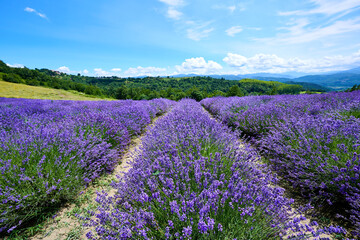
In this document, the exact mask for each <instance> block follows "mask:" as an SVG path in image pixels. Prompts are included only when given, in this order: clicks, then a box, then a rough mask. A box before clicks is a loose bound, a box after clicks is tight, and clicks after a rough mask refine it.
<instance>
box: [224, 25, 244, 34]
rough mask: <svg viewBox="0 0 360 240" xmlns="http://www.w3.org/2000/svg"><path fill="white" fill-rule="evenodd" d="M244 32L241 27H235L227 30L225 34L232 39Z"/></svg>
mask: <svg viewBox="0 0 360 240" xmlns="http://www.w3.org/2000/svg"><path fill="white" fill-rule="evenodd" d="M242 30H243V29H242V27H241V26H233V27H231V28H229V29H227V30H226V31H225V32H226V34H227V35H229V36H230V37H234V36H235V35H236V34H237V33H239V32H242Z"/></svg>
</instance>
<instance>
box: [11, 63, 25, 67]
mask: <svg viewBox="0 0 360 240" xmlns="http://www.w3.org/2000/svg"><path fill="white" fill-rule="evenodd" d="M6 65H7V66H9V67H12V68H24V67H25V66H24V65H23V64H19V63H15V64H9V63H7V64H6Z"/></svg>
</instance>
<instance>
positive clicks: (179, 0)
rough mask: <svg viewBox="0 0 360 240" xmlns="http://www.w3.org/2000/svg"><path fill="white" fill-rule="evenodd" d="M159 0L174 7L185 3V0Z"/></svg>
mask: <svg viewBox="0 0 360 240" xmlns="http://www.w3.org/2000/svg"><path fill="white" fill-rule="evenodd" d="M159 1H160V2H162V3H165V4H167V5H169V6H173V7H176V6H181V5H183V4H184V1H183V0H159Z"/></svg>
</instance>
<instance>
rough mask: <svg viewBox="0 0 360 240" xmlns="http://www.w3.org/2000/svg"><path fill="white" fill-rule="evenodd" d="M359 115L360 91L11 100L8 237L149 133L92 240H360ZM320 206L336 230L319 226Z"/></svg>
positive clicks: (4, 108) (6, 115)
mask: <svg viewBox="0 0 360 240" xmlns="http://www.w3.org/2000/svg"><path fill="white" fill-rule="evenodd" d="M359 106H360V92H359V91H354V92H350V93H331V94H320V95H308V94H303V95H275V96H248V97H230V98H225V97H215V98H207V99H204V100H202V101H201V102H200V103H199V102H196V101H195V100H191V99H183V100H181V101H179V102H174V101H171V100H166V99H154V100H149V101H146V100H142V101H133V100H122V101H111V102H108V101H86V102H85V101H52V100H25V99H7V98H1V99H0V113H1V114H0V116H1V117H0V133H1V134H0V138H1V143H2V144H1V151H0V170H1V176H0V191H1V192H0V193H1V194H0V201H1V203H2V204H1V205H0V206H1V208H0V213H1V214H2V215H1V220H0V228H1V233H0V234H3V235H7V236H10V235H11V234H12V232H13V231H17V230H18V229H22V228H23V227H24V226H25V227H26V225H27V224H29V223H31V222H32V221H33V220H34V219H35V218H38V217H39V216H41V215H42V214H44V212H46V211H49V209H54V208H55V207H57V208H58V209H61V207H62V206H64V204H65V203H68V202H74V201H76V198H78V196H79V194H80V193H81V192H82V191H83V190H84V189H85V188H86V187H88V186H90V185H91V184H92V183H93V182H94V181H96V179H101V178H103V177H104V176H106V175H107V174H109V173H111V172H113V171H114V169H115V168H116V166H117V165H119V164H120V162H119V160H120V159H122V156H123V155H124V153H125V151H126V149H127V148H128V146H129V145H130V143H131V141H132V139H134V138H136V137H138V136H139V135H140V134H144V135H143V137H142V138H141V145H139V146H138V148H137V150H136V151H137V152H136V154H135V155H134V157H133V159H132V160H131V161H130V162H129V166H130V168H129V169H128V170H127V171H125V172H123V173H122V174H119V176H118V179H117V180H116V181H114V182H113V183H112V184H111V188H112V190H111V192H115V194H109V190H104V191H101V192H98V193H97V197H96V199H95V202H96V209H94V210H92V211H89V212H87V213H86V214H85V215H81V214H79V215H78V218H79V219H81V221H83V222H84V223H85V224H86V226H88V227H89V229H88V230H87V234H86V237H87V238H88V239H282V238H290V239H309V238H310V237H313V238H319V237H320V236H321V237H324V236H332V237H333V238H342V237H345V236H347V237H348V236H349V237H356V236H357V234H359V231H360V227H359V224H360V219H359V215H360V214H359V211H360V208H359V204H360V203H359V200H358V199H359V192H360V189H359V181H360V179H359V166H360V162H359V154H360V148H359V146H360V142H359V141H360V140H359V136H360V127H359V126H360V122H359V116H360V115H359V112H360V107H359ZM156 116H161V117H160V118H159V119H158V120H157V121H156V122H155V123H154V124H153V126H151V127H149V128H148V129H147V131H146V132H145V133H144V131H145V128H146V126H149V124H150V123H151V122H152V120H153V119H154V118H155V117H156ZM213 117H214V118H213ZM120 161H121V160H120ZM280 185H281V186H280ZM289 192H295V193H297V194H298V195H299V196H300V198H301V199H302V200H303V201H304V202H306V203H308V204H304V206H302V207H299V206H298V205H296V206H295V205H294V200H293V199H292V198H291V197H289V196H290V195H289ZM311 206H312V208H313V207H316V208H317V209H320V211H327V212H330V213H331V215H332V217H333V219H331V223H328V224H323V225H321V226H319V225H318V223H316V222H315V221H314V222H313V221H310V219H308V216H307V215H306V214H305V212H306V209H309V208H311ZM335 216H336V217H338V218H335ZM339 219H341V220H339ZM305 221H308V222H309V224H307V223H306V224H305V223H304V222H305ZM338 224H340V225H341V227H340V226H338Z"/></svg>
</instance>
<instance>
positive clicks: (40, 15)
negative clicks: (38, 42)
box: [24, 7, 47, 19]
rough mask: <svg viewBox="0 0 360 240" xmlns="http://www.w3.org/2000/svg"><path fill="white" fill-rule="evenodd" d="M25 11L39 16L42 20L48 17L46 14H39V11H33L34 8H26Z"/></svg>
mask: <svg viewBox="0 0 360 240" xmlns="http://www.w3.org/2000/svg"><path fill="white" fill-rule="evenodd" d="M24 11H25V12H29V13H34V14H36V15H38V16H39V17H41V18H45V19H47V16H46V15H45V14H43V13H39V12H38V11H36V10H35V9H33V8H30V7H26V8H25V9H24Z"/></svg>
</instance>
